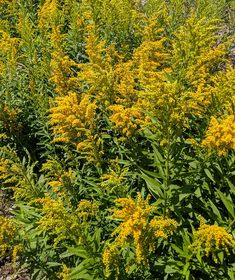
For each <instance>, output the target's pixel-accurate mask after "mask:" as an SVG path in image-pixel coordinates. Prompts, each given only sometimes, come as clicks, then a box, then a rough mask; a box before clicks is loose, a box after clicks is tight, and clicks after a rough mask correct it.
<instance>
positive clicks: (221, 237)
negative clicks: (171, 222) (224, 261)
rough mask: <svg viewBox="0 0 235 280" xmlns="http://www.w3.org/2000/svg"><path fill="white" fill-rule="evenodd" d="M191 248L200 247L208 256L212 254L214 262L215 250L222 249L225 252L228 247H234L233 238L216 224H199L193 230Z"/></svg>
mask: <svg viewBox="0 0 235 280" xmlns="http://www.w3.org/2000/svg"><path fill="white" fill-rule="evenodd" d="M194 238H195V240H194V242H193V245H192V246H193V248H195V251H197V250H199V249H202V250H204V251H205V253H206V256H207V257H208V256H209V255H210V254H212V257H213V259H214V261H215V262H218V260H217V256H216V251H219V250H224V251H225V252H226V253H228V252H229V249H230V248H231V249H234V248H235V240H234V238H233V237H232V235H231V234H229V233H228V232H227V231H226V230H225V229H224V228H223V227H220V226H217V225H206V224H201V225H200V227H199V229H198V230H197V231H195V232H194Z"/></svg>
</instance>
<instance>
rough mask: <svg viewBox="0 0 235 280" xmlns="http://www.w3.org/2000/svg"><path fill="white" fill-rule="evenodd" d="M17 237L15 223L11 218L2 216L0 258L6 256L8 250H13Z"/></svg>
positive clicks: (0, 223) (0, 219)
mask: <svg viewBox="0 0 235 280" xmlns="http://www.w3.org/2000/svg"><path fill="white" fill-rule="evenodd" d="M15 235H16V226H15V224H14V222H13V221H12V220H11V219H10V218H7V217H3V216H0V257H2V256H4V254H5V253H6V251H7V250H9V249H12V242H13V240H14V237H15Z"/></svg>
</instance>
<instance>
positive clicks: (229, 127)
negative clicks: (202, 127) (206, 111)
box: [202, 115, 235, 155]
mask: <svg viewBox="0 0 235 280" xmlns="http://www.w3.org/2000/svg"><path fill="white" fill-rule="evenodd" d="M202 146H204V147H206V148H209V149H215V150H216V151H217V152H218V154H219V155H226V154H227V153H228V151H229V150H230V149H233V150H234V149H235V117H234V115H229V116H226V117H225V118H223V119H222V120H217V119H216V118H215V117H212V118H211V121H210V124H209V127H208V130H207V131H206V135H205V139H203V141H202Z"/></svg>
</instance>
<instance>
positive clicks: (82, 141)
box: [50, 93, 102, 161]
mask: <svg viewBox="0 0 235 280" xmlns="http://www.w3.org/2000/svg"><path fill="white" fill-rule="evenodd" d="M96 107H97V106H96V104H95V102H92V101H91V100H90V98H89V96H88V95H84V96H83V97H81V100H79V98H78V95H77V94H76V93H69V94H68V95H65V96H62V97H57V98H56V106H54V107H51V109H50V112H51V114H50V118H51V120H50V123H51V124H52V125H53V126H52V129H53V132H54V140H53V141H54V142H64V143H71V144H73V145H74V146H75V147H76V148H77V150H78V151H80V152H82V153H83V154H85V155H86V157H87V159H88V158H89V160H90V161H95V160H98V158H99V156H100V152H101V150H100V146H101V144H102V143H101V141H100V139H99V137H98V135H97V134H96V132H95V129H96V124H95V118H96Z"/></svg>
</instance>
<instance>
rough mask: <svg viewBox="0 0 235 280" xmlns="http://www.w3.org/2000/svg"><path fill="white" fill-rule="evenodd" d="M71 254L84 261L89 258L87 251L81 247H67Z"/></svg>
mask: <svg viewBox="0 0 235 280" xmlns="http://www.w3.org/2000/svg"><path fill="white" fill-rule="evenodd" d="M67 250H68V252H69V253H72V254H73V255H75V256H78V257H81V258H83V259H86V258H88V257H89V256H88V254H87V251H86V250H85V249H84V248H81V247H67Z"/></svg>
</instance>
